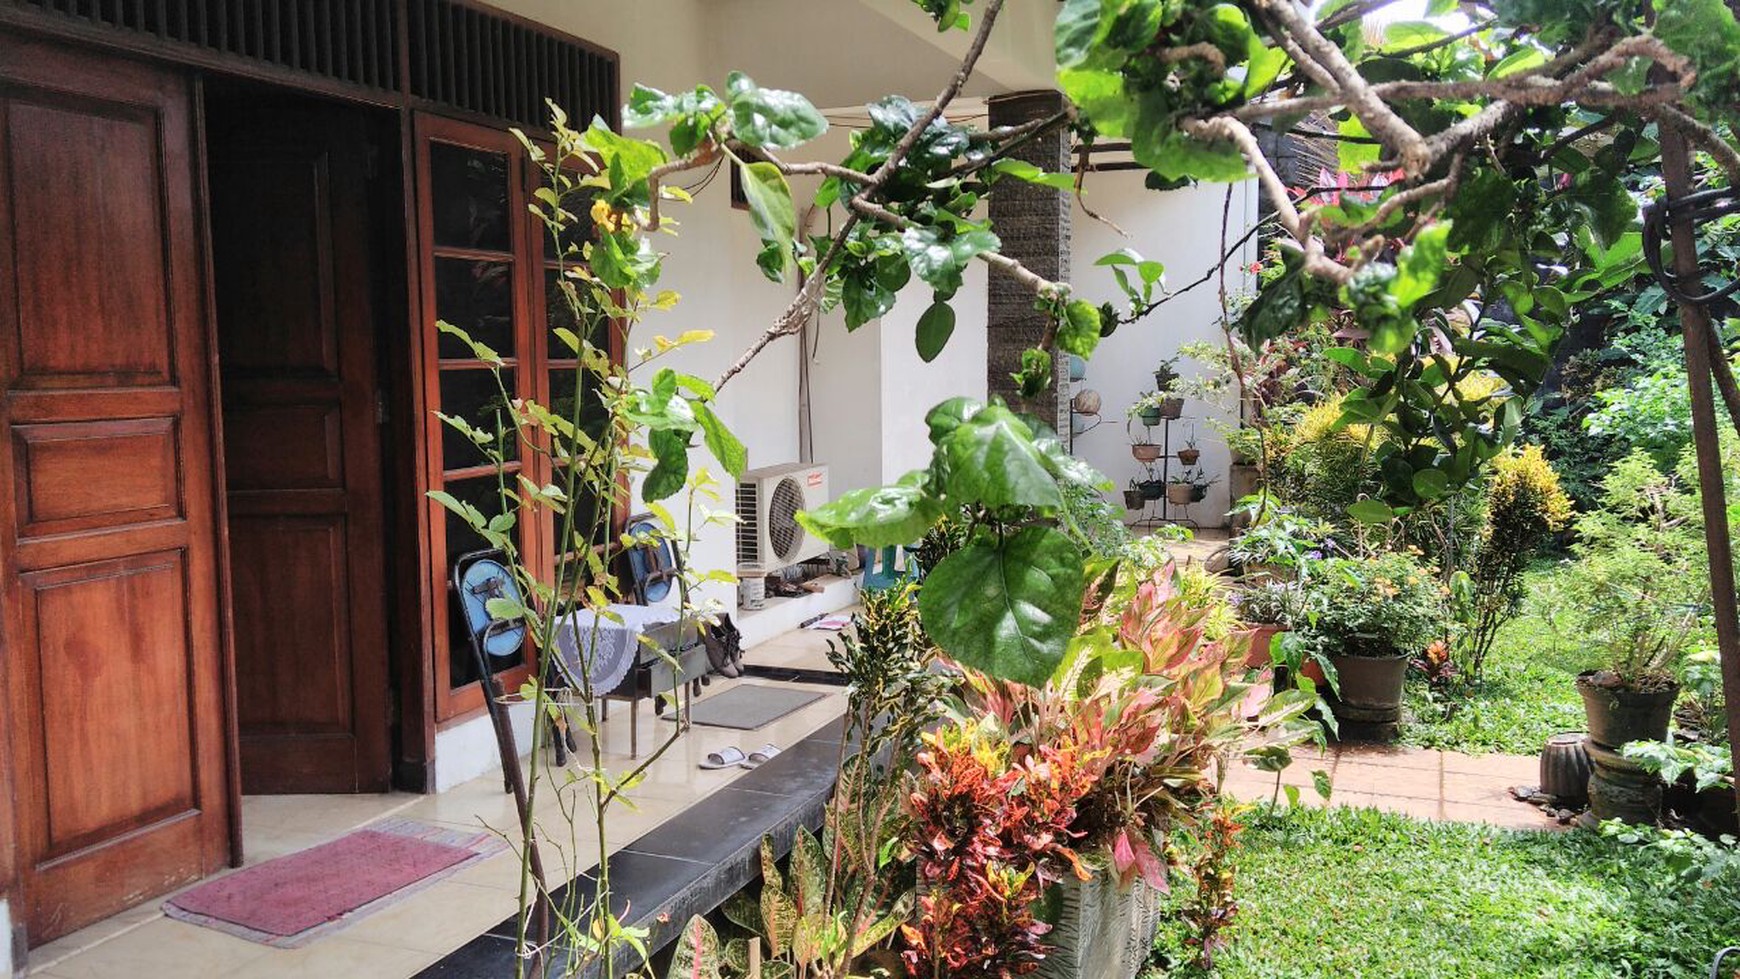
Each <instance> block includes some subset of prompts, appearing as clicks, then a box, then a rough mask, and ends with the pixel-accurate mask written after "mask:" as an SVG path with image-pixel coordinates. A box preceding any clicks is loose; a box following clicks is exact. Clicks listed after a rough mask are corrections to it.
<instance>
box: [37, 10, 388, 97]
mask: <svg viewBox="0 0 1740 979" xmlns="http://www.w3.org/2000/svg"><path fill="white" fill-rule="evenodd" d="M10 5H11V6H13V7H15V8H20V9H23V10H27V11H35V12H38V13H41V14H46V15H50V16H51V17H53V18H54V19H55V20H57V21H59V22H60V26H61V27H62V28H64V29H66V30H65V32H67V33H71V32H74V31H76V32H78V33H81V34H84V35H87V36H88V35H90V34H91V33H92V32H93V31H94V32H96V33H99V34H100V33H108V32H114V37H115V38H116V42H117V43H119V44H122V45H123V46H128V47H140V46H141V42H144V43H147V44H151V45H153V46H152V47H151V48H150V50H152V51H153V53H156V54H159V55H166V56H169V57H170V58H171V59H172V60H188V61H193V62H196V63H199V62H204V63H223V61H222V59H223V58H225V57H226V56H227V57H228V58H232V59H233V58H240V59H244V60H245V61H246V62H252V63H254V64H256V65H263V66H268V67H271V68H277V69H288V70H290V71H293V72H299V73H303V74H307V75H311V76H315V77H317V78H321V79H326V80H329V81H336V82H340V83H343V84H347V85H356V86H361V87H363V88H368V89H376V90H379V91H383V92H392V91H396V90H397V89H398V88H399V78H398V69H397V65H398V59H397V58H396V57H395V50H394V49H395V46H396V45H395V43H394V16H395V11H396V8H397V2H396V0H270V2H266V0H10ZM163 42H167V43H168V44H169V45H170V48H168V49H165V48H164V47H162V43H163ZM176 49H179V56H178V55H177V50H176ZM213 55H215V56H218V59H219V60H218V61H215V62H214V60H213V58H212V56H213ZM228 63H229V64H235V62H233V61H231V62H228ZM238 67H239V66H238Z"/></svg>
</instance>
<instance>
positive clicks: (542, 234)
mask: <svg viewBox="0 0 1740 979" xmlns="http://www.w3.org/2000/svg"><path fill="white" fill-rule="evenodd" d="M575 176H576V177H578V176H579V174H575ZM596 196H598V191H597V189H596V188H593V187H582V188H578V189H575V190H571V191H569V192H568V193H567V194H566V195H565V199H564V201H563V204H564V208H565V209H566V210H567V211H568V212H569V213H570V214H572V215H574V220H573V222H571V223H570V224H569V225H568V227H566V228H564V229H563V230H562V250H563V251H565V252H567V254H566V255H565V256H564V255H561V254H558V252H557V249H556V236H555V235H553V234H551V233H550V227H549V225H547V224H545V223H544V222H542V221H538V222H536V228H537V232H538V238H539V239H540V240H542V241H543V243H544V258H546V259H548V260H549V261H552V262H554V261H556V260H557V259H558V258H561V259H564V260H565V261H566V262H567V263H568V264H570V265H574V264H578V263H579V262H580V260H581V259H580V246H581V245H583V244H585V243H586V242H588V241H591V240H592V239H593V235H594V233H595V232H596V231H597V230H598V229H597V226H596V225H594V224H593V223H592V203H591V202H592V199H593V198H594V197H596Z"/></svg>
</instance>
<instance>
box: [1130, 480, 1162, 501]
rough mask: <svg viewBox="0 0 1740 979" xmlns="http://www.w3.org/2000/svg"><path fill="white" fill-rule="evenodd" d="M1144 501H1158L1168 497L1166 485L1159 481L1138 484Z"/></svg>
mask: <svg viewBox="0 0 1740 979" xmlns="http://www.w3.org/2000/svg"><path fill="white" fill-rule="evenodd" d="M1136 489H1137V490H1139V491H1140V492H1141V494H1142V499H1144V500H1158V499H1159V498H1160V497H1162V496H1165V495H1166V484H1165V483H1164V482H1161V481H1160V480H1158V479H1145V480H1143V481H1142V482H1140V483H1137V484H1136Z"/></svg>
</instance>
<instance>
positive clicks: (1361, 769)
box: [1226, 744, 1564, 829]
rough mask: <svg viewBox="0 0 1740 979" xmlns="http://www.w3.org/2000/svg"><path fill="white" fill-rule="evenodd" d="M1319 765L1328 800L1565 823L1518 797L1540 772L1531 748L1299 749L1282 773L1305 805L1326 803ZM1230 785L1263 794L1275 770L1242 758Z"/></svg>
mask: <svg viewBox="0 0 1740 979" xmlns="http://www.w3.org/2000/svg"><path fill="white" fill-rule="evenodd" d="M1314 770H1316V771H1327V772H1328V773H1329V776H1330V784H1331V785H1332V786H1333V791H1332V792H1331V793H1330V798H1329V803H1328V804H1329V805H1334V806H1369V807H1372V808H1376V809H1383V810H1387V811H1390V812H1398V813H1404V814H1406V815H1409V816H1418V817H1420V818H1423V819H1443V820H1451V821H1455V822H1469V823H1490V824H1492V825H1494V826H1502V827H1505V828H1509V829H1563V828H1564V827H1563V826H1561V825H1559V823H1558V821H1557V820H1555V819H1553V818H1551V817H1549V816H1547V815H1545V814H1544V813H1542V812H1541V811H1540V810H1539V809H1536V808H1535V807H1534V806H1531V805H1529V804H1528V803H1526V802H1518V801H1517V800H1515V799H1513V798H1511V795H1510V788H1511V786H1513V785H1535V784H1537V783H1538V782H1539V780H1540V760H1539V759H1538V758H1536V757H1534V756H1532V755H1464V754H1458V753H1457V752H1454V751H1432V750H1430V749H1424V748H1397V747H1388V746H1381V745H1351V744H1350V745H1344V746H1339V747H1331V748H1330V749H1328V750H1327V751H1318V750H1316V749H1312V750H1310V751H1302V752H1295V753H1294V762H1293V765H1292V767H1290V768H1288V769H1287V770H1286V771H1285V772H1283V773H1281V781H1282V783H1283V784H1286V785H1296V786H1299V787H1300V792H1299V803H1300V804H1301V805H1309V806H1320V805H1323V804H1324V803H1323V800H1322V799H1321V798H1320V797H1319V796H1318V795H1317V792H1316V790H1315V789H1314V788H1312V778H1311V773H1312V772H1313V771H1314ZM1226 791H1227V792H1228V793H1229V794H1231V795H1232V796H1233V797H1234V798H1237V799H1243V800H1246V801H1252V802H1255V801H1264V800H1267V799H1269V798H1270V796H1271V795H1272V794H1273V793H1274V791H1275V776H1273V775H1271V774H1269V773H1267V772H1260V771H1257V770H1256V769H1253V768H1249V767H1247V766H1244V765H1239V766H1237V767H1235V768H1234V770H1233V771H1231V772H1230V773H1228V775H1227V779H1226ZM1283 798H1284V797H1283Z"/></svg>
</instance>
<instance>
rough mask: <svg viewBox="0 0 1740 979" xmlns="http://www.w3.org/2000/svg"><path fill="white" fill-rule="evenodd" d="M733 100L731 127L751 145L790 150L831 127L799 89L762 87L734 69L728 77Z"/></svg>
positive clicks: (726, 82)
mask: <svg viewBox="0 0 1740 979" xmlns="http://www.w3.org/2000/svg"><path fill="white" fill-rule="evenodd" d="M725 93H726V99H727V100H728V101H729V102H730V103H731V131H732V132H733V133H734V134H736V136H737V138H738V139H740V140H742V141H743V142H745V143H748V144H749V145H751V146H765V147H768V148H769V149H776V150H789V149H791V148H792V147H794V146H799V145H801V144H803V143H807V142H809V141H810V140H812V139H815V138H816V137H817V136H820V135H821V134H823V133H825V132H827V131H828V120H826V119H824V118H822V114H821V113H820V112H817V111H816V107H815V106H813V105H811V104H810V100H809V99H806V98H804V97H803V96H802V95H799V94H798V93H796V92H787V91H785V90H783V89H777V88H762V87H761V86H759V85H757V84H755V82H754V80H752V79H751V78H750V77H749V76H748V75H745V74H743V73H742V72H740V71H734V72H732V73H731V74H730V75H729V76H727V78H726V81H725Z"/></svg>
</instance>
